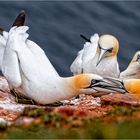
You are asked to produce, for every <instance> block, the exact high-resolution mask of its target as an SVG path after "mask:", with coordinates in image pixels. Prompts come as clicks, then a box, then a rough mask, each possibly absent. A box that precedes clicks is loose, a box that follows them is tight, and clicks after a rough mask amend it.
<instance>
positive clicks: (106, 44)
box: [83, 34, 120, 77]
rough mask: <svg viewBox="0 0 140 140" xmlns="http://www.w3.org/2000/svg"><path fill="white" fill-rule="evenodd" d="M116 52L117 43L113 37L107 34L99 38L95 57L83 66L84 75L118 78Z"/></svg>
mask: <svg viewBox="0 0 140 140" xmlns="http://www.w3.org/2000/svg"><path fill="white" fill-rule="evenodd" d="M118 50H119V42H118V40H117V39H116V38H115V37H114V36H112V35H108V34H106V35H102V36H100V38H99V41H98V47H97V51H96V55H95V56H93V57H92V58H91V59H90V60H88V61H86V62H85V63H84V64H83V69H84V73H87V72H88V73H95V74H99V75H101V76H111V77H119V74H120V70H119V65H118V61H117V53H118Z"/></svg>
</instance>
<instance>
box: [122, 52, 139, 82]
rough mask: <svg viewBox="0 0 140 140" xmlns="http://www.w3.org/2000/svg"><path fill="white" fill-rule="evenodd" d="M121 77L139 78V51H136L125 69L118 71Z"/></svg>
mask: <svg viewBox="0 0 140 140" xmlns="http://www.w3.org/2000/svg"><path fill="white" fill-rule="evenodd" d="M120 78H121V79H124V78H125V79H126V78H127V79H140V51H138V52H136V53H135V55H134V57H133V59H132V61H131V62H130V64H129V65H128V67H127V69H126V70H124V71H123V72H121V73H120Z"/></svg>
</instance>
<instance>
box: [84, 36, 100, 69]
mask: <svg viewBox="0 0 140 140" xmlns="http://www.w3.org/2000/svg"><path fill="white" fill-rule="evenodd" d="M98 40H99V35H98V34H97V33H96V34H94V35H93V36H91V38H90V42H86V43H85V44H84V52H83V55H82V62H83V65H84V64H86V63H87V62H88V61H89V60H91V59H92V58H94V57H95V54H96V51H97V47H98ZM83 69H84V67H83Z"/></svg>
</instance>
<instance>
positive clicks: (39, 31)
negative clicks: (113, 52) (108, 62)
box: [0, 1, 140, 76]
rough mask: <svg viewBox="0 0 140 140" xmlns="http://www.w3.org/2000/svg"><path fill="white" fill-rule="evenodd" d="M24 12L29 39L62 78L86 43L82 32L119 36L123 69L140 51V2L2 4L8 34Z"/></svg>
mask: <svg viewBox="0 0 140 140" xmlns="http://www.w3.org/2000/svg"><path fill="white" fill-rule="evenodd" d="M22 9H23V10H25V11H26V13H27V20H26V25H28V26H29V27H30V30H29V34H30V39H32V40H33V41H35V42H36V43H37V44H39V45H40V46H41V47H42V48H43V49H44V50H45V52H46V54H47V56H48V57H49V59H50V61H51V62H52V64H53V65H54V67H55V68H56V69H57V71H58V73H59V74H60V75H61V76H69V75H71V73H70V69H69V67H70V65H71V63H72V62H73V60H74V59H75V57H76V54H77V51H78V50H80V49H81V48H82V47H83V43H84V41H83V40H82V39H81V38H80V36H79V34H80V33H83V34H84V35H85V36H87V37H90V36H91V35H92V34H94V33H99V35H101V34H112V35H114V36H116V37H117V38H118V40H119V42H120V50H119V55H118V60H119V64H120V68H121V70H124V69H125V68H126V67H127V65H128V63H129V61H130V60H131V58H132V56H133V55H134V53H135V52H136V51H138V50H139V48H140V2H133V1H130V2H123V1H119V2H117V1H116V2H113V1H112V2H107V1H106V2H105V1H104V2H102V1H100V2H94V1H93V2H92V1H87V2H86V1H77V2H74V1H61V2H57V1H52V2H51V1H42V2H39V1H29V2H27V1H22V2H20V1H17V2H16V1H12V2H7V1H6V2H4V1H3V2H2V1H0V27H3V28H4V29H6V30H7V31H8V30H9V29H10V26H11V24H12V22H13V20H14V18H15V16H16V15H17V13H18V12H19V11H20V10H22Z"/></svg>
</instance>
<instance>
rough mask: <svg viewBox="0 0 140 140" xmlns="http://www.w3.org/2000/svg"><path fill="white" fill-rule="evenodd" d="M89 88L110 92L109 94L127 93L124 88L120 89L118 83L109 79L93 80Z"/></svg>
mask: <svg viewBox="0 0 140 140" xmlns="http://www.w3.org/2000/svg"><path fill="white" fill-rule="evenodd" d="M87 88H92V89H94V90H96V91H108V92H112V91H113V92H114V91H115V92H116V91H117V92H121V93H124V92H126V91H124V89H122V88H118V86H117V84H116V81H115V82H114V81H112V79H111V80H110V79H109V78H103V79H100V80H94V79H93V80H92V82H91V85H90V86H88V87H87Z"/></svg>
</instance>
